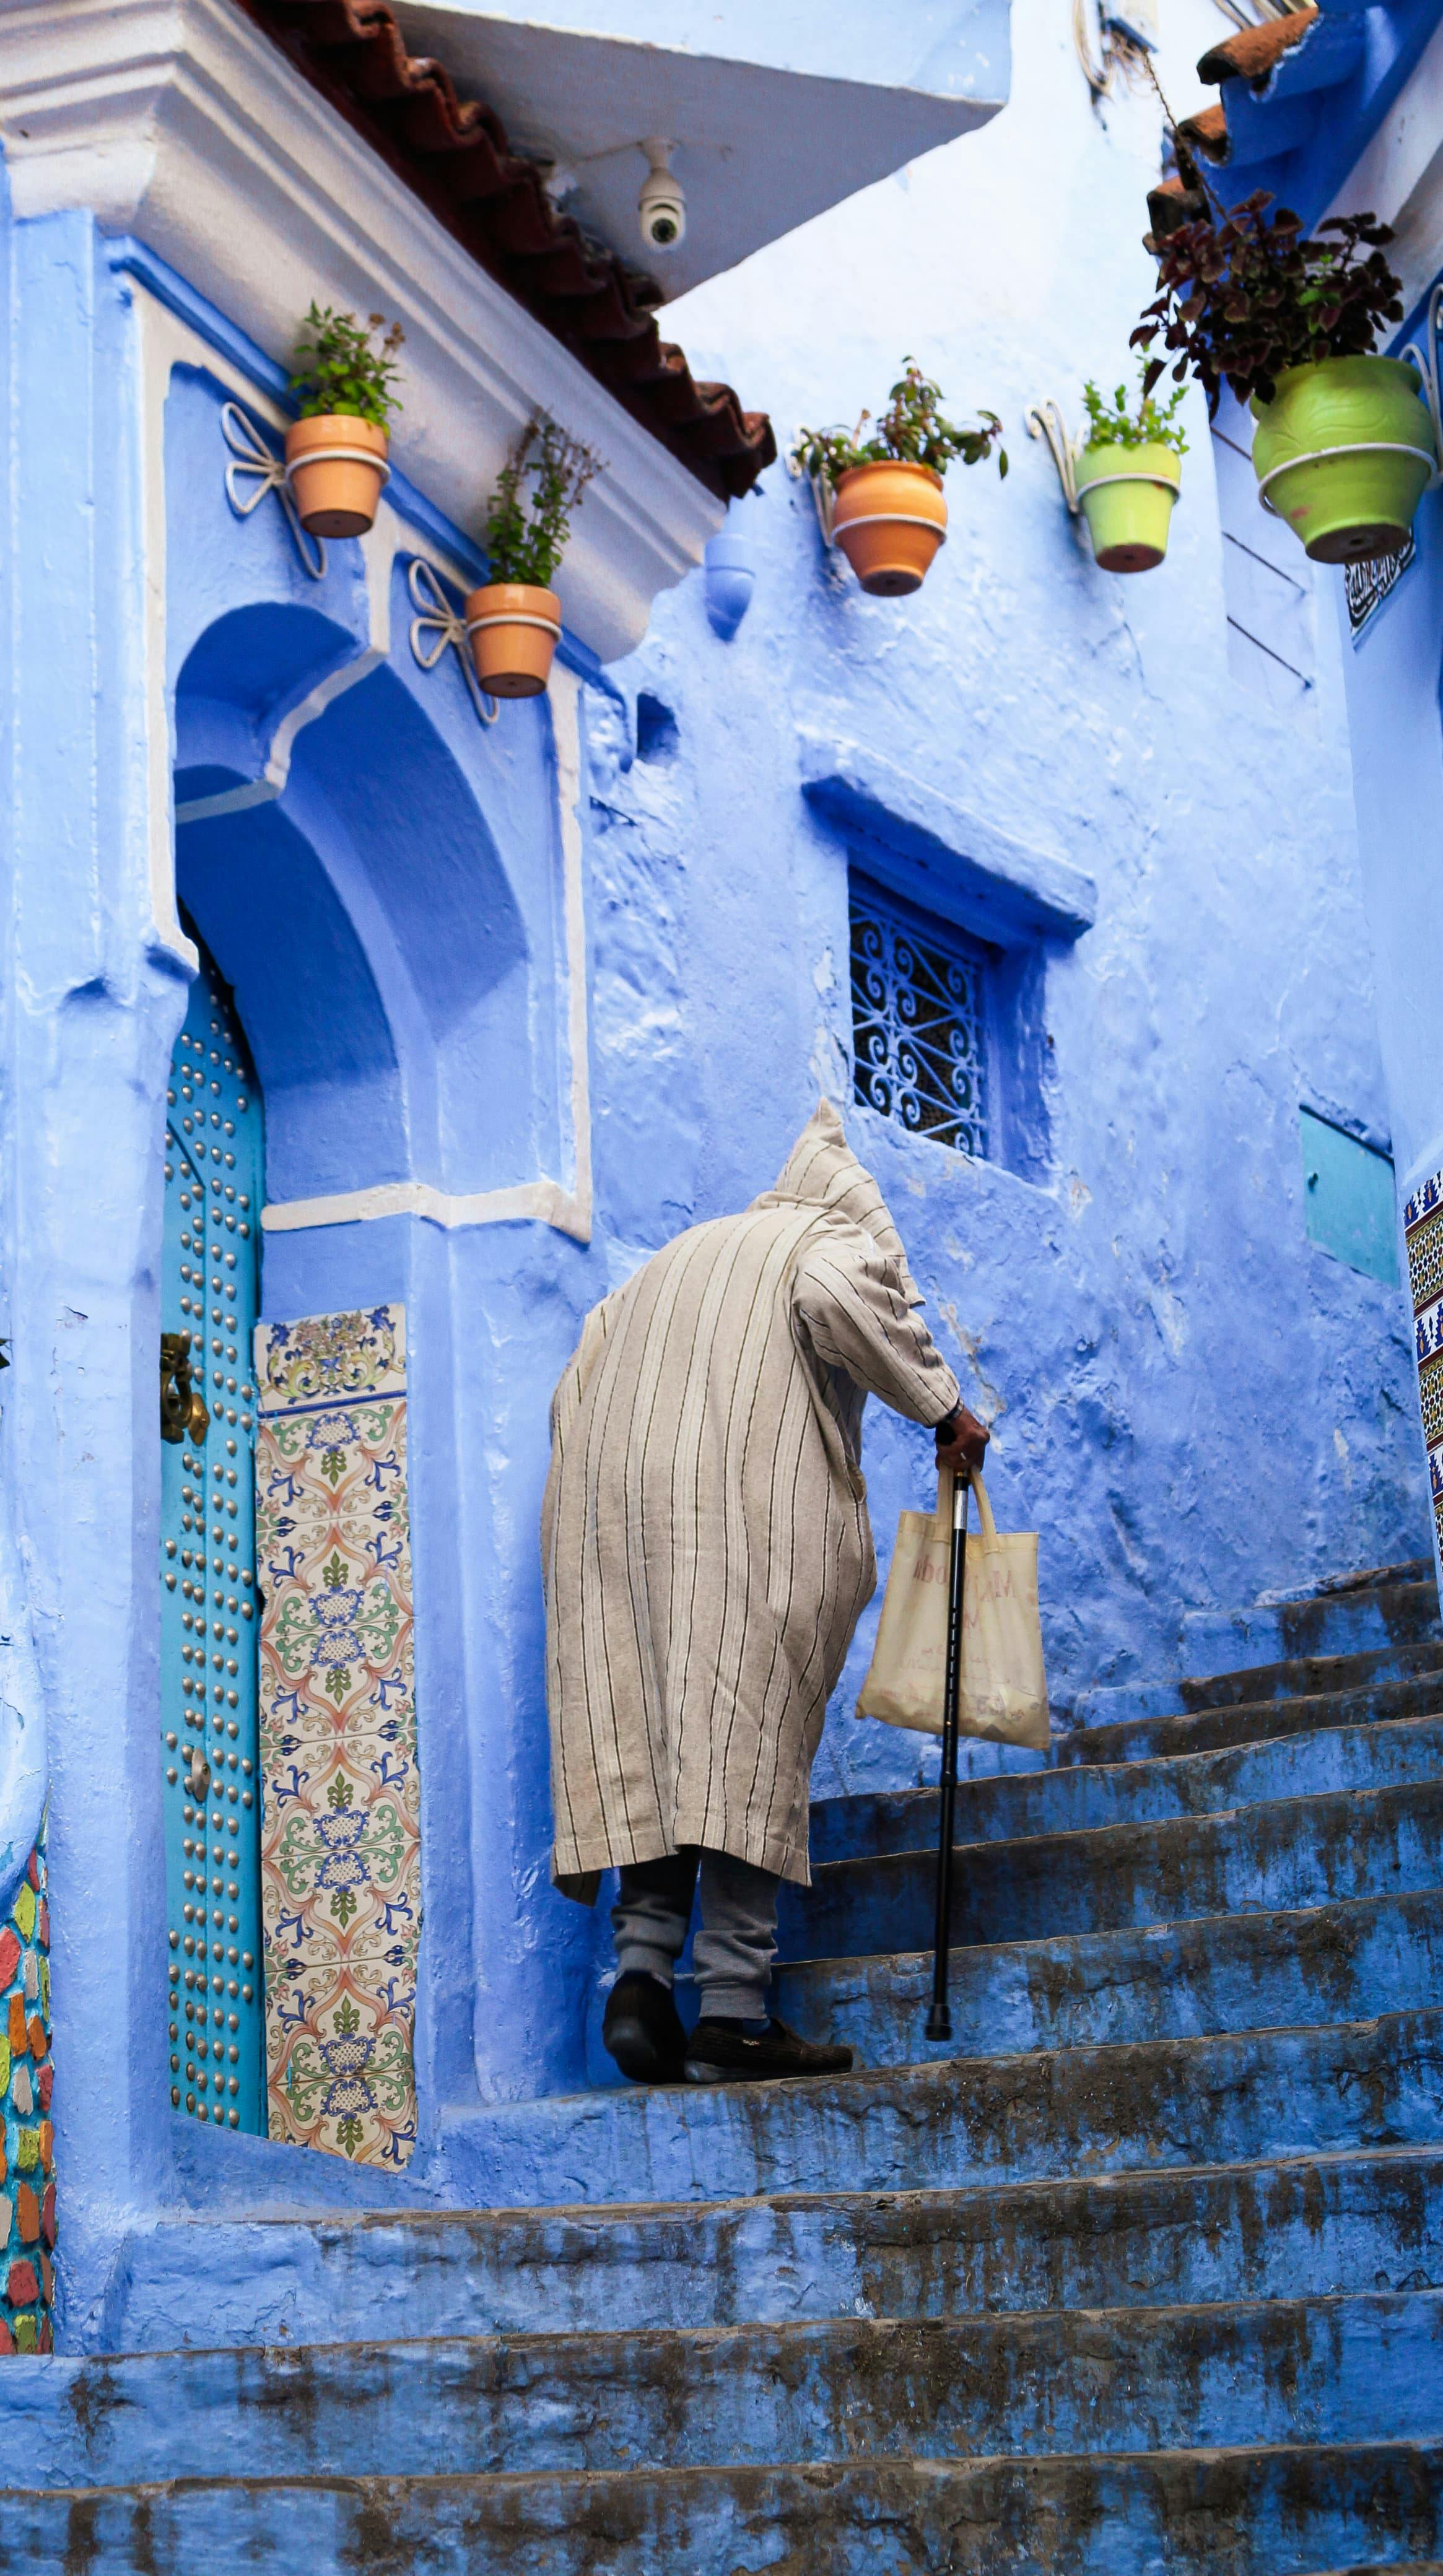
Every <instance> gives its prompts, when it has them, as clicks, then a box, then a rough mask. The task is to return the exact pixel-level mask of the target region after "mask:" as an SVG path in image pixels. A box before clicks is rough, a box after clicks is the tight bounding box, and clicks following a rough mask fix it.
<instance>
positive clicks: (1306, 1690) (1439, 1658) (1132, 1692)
mask: <svg viewBox="0 0 1443 2576" xmlns="http://www.w3.org/2000/svg"><path fill="white" fill-rule="evenodd" d="M1440 1670H1443V1639H1433V1638H1420V1639H1415V1640H1414V1641H1413V1642H1412V1643H1410V1644H1407V1645H1399V1646H1372V1647H1369V1648H1368V1649H1367V1650H1366V1651H1365V1652H1364V1653H1362V1654H1356V1655H1302V1656H1299V1657H1297V1658H1296V1659H1295V1660H1293V1661H1290V1662H1287V1663H1282V1664H1243V1665H1241V1666H1240V1667H1239V1668H1238V1670H1237V1671H1236V1672H1230V1673H1214V1674H1213V1675H1212V1676H1211V1677H1210V1678H1209V1679H1208V1680H1207V1681H1179V1680H1172V1681H1150V1682H1143V1681H1131V1682H1107V1683H1100V1684H1098V1685H1097V1686H1096V1687H1095V1688H1093V1689H1091V1690H1086V1691H1084V1692H1082V1694H1081V1695H1080V1697H1079V1698H1078V1700H1077V1702H1076V1704H1075V1719H1074V1723H1073V1725H1072V1726H1071V1727H1070V1728H1069V1729H1068V1730H1067V1731H1066V1732H1065V1733H1063V1734H1062V1735H1060V1736H1059V1738H1058V1740H1057V1748H1056V1749H1057V1751H1058V1753H1059V1756H1060V1757H1061V1758H1064V1759H1065V1758H1066V1757H1067V1753H1068V1748H1069V1747H1070V1746H1075V1745H1077V1744H1078V1742H1079V1741H1080V1740H1082V1739H1084V1738H1089V1737H1105V1736H1108V1735H1111V1734H1114V1733H1115V1732H1116V1730H1117V1728H1118V1727H1119V1726H1122V1725H1128V1724H1131V1725H1135V1726H1145V1725H1146V1724H1147V1723H1148V1722H1149V1721H1154V1722H1155V1721H1157V1720H1159V1719H1163V1718H1179V1717H1191V1718H1204V1717H1209V1716H1211V1717H1214V1718H1217V1719H1224V1718H1232V1719H1236V1720H1239V1721H1241V1722H1243V1724H1244V1725H1245V1726H1246V1727H1248V1728H1251V1729H1252V1731H1253V1732H1255V1733H1257V1734H1262V1733H1264V1732H1265V1731H1267V1729H1268V1728H1269V1727H1270V1725H1271V1724H1272V1720H1271V1718H1270V1717H1269V1715H1268V1712H1269V1711H1270V1710H1272V1709H1275V1708H1276V1707H1277V1706H1278V1705H1279V1704H1280V1703H1282V1704H1286V1703H1288V1702H1290V1701H1296V1700H1309V1699H1327V1698H1330V1697H1332V1696H1334V1695H1335V1694H1336V1693H1337V1692H1339V1691H1354V1690H1356V1691H1368V1690H1383V1689H1386V1688H1388V1687H1390V1686H1391V1685H1392V1684H1393V1683H1395V1682H1410V1681H1421V1682H1426V1681H1427V1680H1428V1678H1429V1677H1430V1675H1437V1674H1438V1673H1439V1671H1440ZM1229 1740H1236V1741H1238V1742H1242V1741H1243V1740H1244V1738H1243V1736H1241V1735H1240V1736H1238V1737H1237V1738H1236V1739H1229V1738H1226V1737H1219V1738H1218V1741H1219V1742H1227V1741H1229ZM1089 1758H1090V1757H1089Z"/></svg>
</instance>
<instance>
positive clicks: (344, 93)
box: [239, 0, 777, 500]
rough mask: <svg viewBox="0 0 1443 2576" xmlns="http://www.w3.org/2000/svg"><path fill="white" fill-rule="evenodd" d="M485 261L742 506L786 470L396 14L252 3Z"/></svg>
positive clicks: (627, 275)
mask: <svg viewBox="0 0 1443 2576" xmlns="http://www.w3.org/2000/svg"><path fill="white" fill-rule="evenodd" d="M239 5H240V6H241V7H243V8H244V9H245V11H246V14H247V15H248V16H249V17H251V18H252V19H254V21H255V23H256V24H257V25H258V26H260V27H262V28H264V30H265V31H266V33H267V34H268V35H269V36H271V37H272V38H273V39H274V41H275V42H276V44H277V45H279V46H280V48H281V50H282V51H283V52H284V53H285V54H286V55H287V56H288V57H289V59H290V60H291V61H292V62H293V63H294V64H295V65H296V67H297V69H298V70H299V71H301V72H303V73H304V75H305V77H306V79H307V80H309V81H310V82H311V84H312V86H313V87H314V88H316V89H318V90H320V91H321V92H322V94H323V95H324V96H325V97H326V98H328V99H329V100H330V101H331V103H332V105H333V106H334V107H335V108H336V109H337V110H338V112H339V113H340V114H341V115H342V116H344V117H345V118H346V120H347V122H348V123H349V124H350V125H352V126H354V127H355V129H356V130H357V132H359V133H360V134H362V135H364V136H365V138H366V140H367V141H368V142H369V143H370V144H371V145H372V146H373V148H374V149H375V150H376V151H377V152H378V153H379V154H380V156H381V158H382V159H383V160H384V161H386V162H387V163H388V164H389V166H390V167H391V169H393V170H394V171H395V172H396V173H397V175H398V176H399V177H400V178H402V179H404V180H405V182H406V184H407V185H408V186H409V187H410V188H412V189H413V190H414V191H415V193H416V195H417V196H419V197H420V198H422V199H423V200H424V202H425V204H426V205H428V206H429V207H430V209H431V212H432V213H433V214H434V215H435V216H436V217H437V219H438V221H439V222H441V223H443V224H444V225H445V227H446V229H447V231H448V232H449V233H451V234H453V235H454V237H455V239H456V240H457V241H459V242H460V243H461V244H462V245H463V247H464V248H465V249H466V250H468V251H469V252H470V254H471V256H472V258H473V259H475V260H476V261H477V263H478V264H479V265H480V266H481V267H482V268H484V269H485V270H486V271H487V272H488V274H489V275H490V276H492V277H494V278H495V279H496V280H497V281H498V283H499V284H500V285H502V286H504V287H505V289H506V291H507V293H508V294H510V295H514V296H515V298H516V300H517V302H518V304H523V305H525V307H526V308H527V310H528V312H530V313H533V314H534V315H535V316H536V318H537V320H538V321H539V322H542V323H544V325H545V327H546V328H547V330H548V331H551V332H554V333H555V336H556V337H557V339H558V340H561V341H564V343H565V344H566V346H567V347H568V348H569V349H571V350H572V351H573V353H574V354H575V356H576V357H578V358H579V359H580V361H581V363H582V365H583V366H585V367H587V368H589V369H590V371H591V373H592V374H593V375H594V376H596V377H597V378H598V379H599V380H600V382H601V383H602V384H604V385H605V386H606V388H607V390H608V392H610V393H612V394H614V395H615V396H616V399H617V401H618V402H620V403H622V404H624V406H625V408H626V409H627V410H628V411H629V412H630V413H631V414H632V415H633V417H634V418H635V419H637V420H639V421H640V422H641V423H642V424H643V426H644V427H645V428H647V429H649V430H650V431H651V432H652V434H653V435H654V436H655V437H656V438H659V439H660V440H661V442H662V444H663V445H664V446H665V447H668V448H669V449H670V450H671V452H672V454H673V455H674V456H677V457H679V458H680V459H681V461H682V463H683V464H684V465H687V466H689V467H690V469H691V471H692V473H693V474H695V475H696V476H697V478H698V480H699V481H700V482H702V483H704V484H705V485H706V486H707V489H708V490H709V491H711V492H715V493H716V494H717V496H718V497H719V498H720V499H723V500H727V499H731V498H733V497H734V496H735V495H736V494H738V493H741V492H746V491H748V490H749V489H750V487H751V485H752V484H753V483H754V482H755V481H756V479H757V476H758V475H759V474H760V473H761V472H762V470H763V468H764V467H766V466H768V465H770V464H771V463H772V462H773V461H774V459H775V456H776V452H777V446H776V440H775V438H774V436H773V434H772V425H771V422H770V421H769V420H768V418H767V416H766V413H765V412H759V411H743V409H742V407H741V404H740V403H739V402H738V400H737V397H736V395H735V394H734V393H733V391H732V389H731V387H730V385H714V384H699V383H698V382H697V380H696V378H695V377H694V376H693V375H692V373H691V370H690V368H689V367H688V365H687V363H686V358H685V356H684V354H683V352H682V351H681V350H680V349H678V348H676V347H675V346H674V345H673V344H672V343H671V342H670V341H666V340H663V339H662V337H661V335H660V333H659V332H658V330H657V327H656V321H655V316H654V312H653V307H654V306H655V305H656V304H658V303H659V302H660V300H661V298H660V294H659V292H658V290H657V288H656V287H655V286H654V285H653V284H652V283H651V281H650V280H649V279H647V278H644V277H642V276H641V275H639V273H638V272H637V271H636V270H634V269H632V268H630V267H628V265H627V264H626V263H625V262H624V261H623V260H621V259H619V258H618V257H617V255H616V253H615V252H614V251H610V250H608V249H606V248H605V247H604V245H603V244H601V243H599V242H597V241H595V240H593V239H592V238H590V237H589V236H588V235H587V234H585V233H583V231H582V230H581V227H580V225H579V224H577V223H575V222H574V221H573V220H572V218H571V217H570V216H569V215H563V214H559V213H558V212H557V210H556V208H555V207H554V206H553V205H552V203H551V200H550V198H549V197H548V196H547V194H546V191H545V189H544V187H543V186H542V184H541V175H540V172H539V171H538V170H537V168H536V165H535V164H534V163H533V162H531V161H527V160H524V159H522V158H521V157H520V156H519V155H518V154H516V153H513V152H512V150H511V148H510V145H509V143H508V141H507V136H506V129H505V127H504V126H503V125H502V123H501V120H500V118H499V117H498V116H497V115H496V114H495V112H494V110H493V109H491V108H489V107H487V106H486V105H484V104H483V103H482V102H480V101H478V100H465V99H461V98H459V97H458V96H457V94H456V90H455V88H454V86H453V84H452V81H451V78H450V75H449V74H448V72H447V71H446V69H445V67H444V65H443V64H441V63H439V62H435V61H432V60H431V59H429V58H428V57H427V56H424V55H415V54H410V53H408V52H407V50H406V45H405V41H404V39H403V37H402V35H401V31H400V29H399V27H398V26H397V24H396V21H395V19H394V18H393V16H392V15H391V12H390V10H389V9H388V8H387V7H386V6H385V5H384V0H239Z"/></svg>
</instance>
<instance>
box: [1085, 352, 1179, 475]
mask: <svg viewBox="0 0 1443 2576" xmlns="http://www.w3.org/2000/svg"><path fill="white" fill-rule="evenodd" d="M1144 372H1145V367H1144ZM1082 400H1083V407H1084V409H1085V410H1086V413H1087V441H1086V443H1087V445H1088V446H1089V447H1170V448H1171V449H1172V451H1173V454H1174V455H1175V456H1186V454H1187V439H1186V437H1185V436H1184V434H1183V426H1182V423H1181V421H1180V420H1177V419H1176V418H1175V417H1174V414H1175V413H1176V412H1177V411H1178V409H1179V407H1180V406H1181V405H1182V404H1183V403H1184V402H1186V400H1187V389H1186V387H1185V386H1183V385H1179V386H1178V389H1177V391H1176V393H1173V394H1169V396H1168V398H1167V401H1166V402H1154V400H1153V398H1152V395H1151V393H1150V392H1148V391H1147V390H1146V388H1145V387H1144V388H1143V389H1142V390H1141V391H1140V392H1139V394H1138V397H1137V402H1136V405H1135V407H1134V406H1133V405H1132V404H1131V403H1130V401H1129V397H1128V391H1127V387H1126V385H1119V386H1118V388H1117V390H1116V392H1115V393H1114V395H1113V397H1112V400H1111V402H1110V403H1109V401H1108V399H1107V397H1106V395H1105V394H1102V393H1099V391H1098V389H1097V386H1096V385H1095V384H1094V383H1093V381H1092V378H1091V377H1090V376H1089V378H1088V380H1087V383H1086V384H1085V385H1084V386H1083V388H1082Z"/></svg>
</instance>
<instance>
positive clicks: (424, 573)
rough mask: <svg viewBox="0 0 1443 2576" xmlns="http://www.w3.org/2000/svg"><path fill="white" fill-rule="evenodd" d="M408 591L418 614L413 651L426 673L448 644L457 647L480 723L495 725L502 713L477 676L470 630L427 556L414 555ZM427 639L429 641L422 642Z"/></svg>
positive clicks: (412, 643) (412, 632) (413, 636)
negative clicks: (452, 603) (443, 587)
mask: <svg viewBox="0 0 1443 2576" xmlns="http://www.w3.org/2000/svg"><path fill="white" fill-rule="evenodd" d="M406 588H407V589H408V590H409V592H410V594H411V605H412V606H413V608H414V609H415V611H416V614H415V616H414V617H413V618H412V620H411V651H412V653H413V655H414V657H415V659H416V661H417V662H419V664H420V666H421V668H422V670H423V671H434V670H435V668H436V665H437V663H438V662H439V661H440V659H441V656H442V654H443V653H444V652H445V650H446V647H447V645H448V644H450V645H454V647H455V651H456V657H457V660H458V661H459V662H460V665H461V671H462V676H463V678H464V679H465V682H466V688H467V692H468V694H469V696H470V699H471V704H472V706H473V707H474V708H475V710H476V714H477V717H478V719H479V721H480V722H481V723H482V724H484V725H493V724H494V723H495V722H496V719H497V717H498V716H499V714H500V713H501V709H500V707H499V706H498V704H497V702H496V700H495V699H494V698H492V697H488V695H487V693H486V691H485V690H484V689H483V688H482V686H481V683H480V681H479V680H478V679H477V677H476V664H475V662H474V660H473V658H472V653H471V630H470V627H469V626H468V625H467V623H466V620H465V618H464V617H463V616H462V615H461V612H460V610H459V609H457V608H453V607H452V605H451V602H450V600H449V599H448V598H447V596H446V593H445V591H444V590H443V589H442V587H441V577H440V575H439V573H438V572H437V571H436V568H435V565H434V564H429V563H428V562H427V561H426V558H425V556H424V555H413V556H412V557H411V561H410V563H409V565H408V566H407V569H406ZM423 639H428V640H423Z"/></svg>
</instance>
